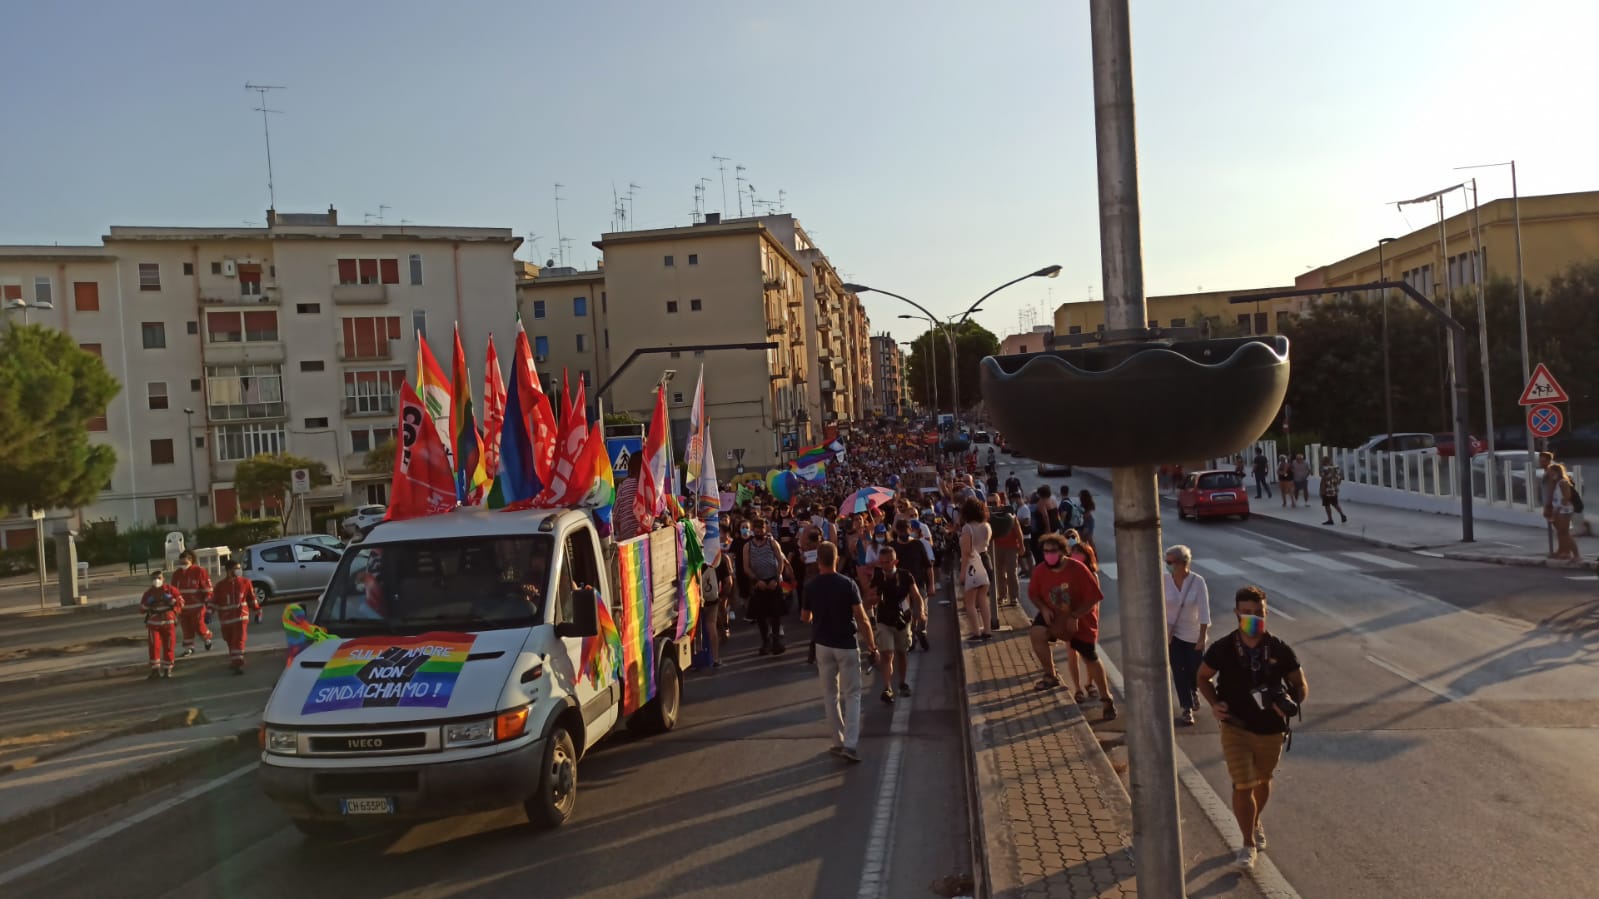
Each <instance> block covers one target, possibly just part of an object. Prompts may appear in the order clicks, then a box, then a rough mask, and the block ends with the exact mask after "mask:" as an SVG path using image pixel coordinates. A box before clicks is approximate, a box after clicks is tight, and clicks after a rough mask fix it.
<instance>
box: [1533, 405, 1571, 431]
mask: <svg viewBox="0 0 1599 899" xmlns="http://www.w3.org/2000/svg"><path fill="white" fill-rule="evenodd" d="M1562 424H1564V421H1563V419H1562V418H1561V415H1560V407H1558V406H1550V405H1547V404H1546V405H1542V406H1533V407H1532V408H1531V409H1528V410H1527V430H1529V431H1531V432H1532V434H1533V436H1534V437H1553V436H1554V435H1555V434H1557V433H1559V432H1560V426H1561V425H1562Z"/></svg>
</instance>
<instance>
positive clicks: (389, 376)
mask: <svg viewBox="0 0 1599 899" xmlns="http://www.w3.org/2000/svg"><path fill="white" fill-rule="evenodd" d="M403 380H405V371H404V370H403V369H387V368H381V369H379V368H374V369H362V370H357V371H347V372H345V373H344V414H345V415H375V414H378V413H391V412H393V411H394V409H395V405H394V394H395V391H397V390H399V389H400V382H401V381H403Z"/></svg>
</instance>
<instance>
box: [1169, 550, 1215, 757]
mask: <svg viewBox="0 0 1599 899" xmlns="http://www.w3.org/2000/svg"><path fill="white" fill-rule="evenodd" d="M1193 562H1194V553H1193V551H1192V550H1190V549H1189V548H1188V547H1186V546H1182V545H1181V544H1179V545H1177V546H1169V547H1167V548H1166V577H1165V586H1166V634H1167V653H1168V655H1169V656H1170V658H1171V680H1172V686H1173V687H1175V688H1176V690H1177V703H1178V704H1179V705H1180V706H1182V711H1181V712H1180V713H1178V715H1177V725H1178V726H1179V727H1188V726H1190V725H1192V724H1193V723H1194V709H1195V708H1196V707H1198V705H1199V686H1198V683H1199V681H1198V678H1199V663H1200V661H1202V660H1203V658H1204V655H1205V642H1206V638H1207V637H1208V636H1210V588H1208V587H1207V586H1206V585H1205V579H1204V578H1202V577H1200V576H1199V575H1197V574H1194V573H1193V571H1192V570H1190V569H1191V566H1192V565H1193Z"/></svg>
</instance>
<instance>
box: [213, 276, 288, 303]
mask: <svg viewBox="0 0 1599 899" xmlns="http://www.w3.org/2000/svg"><path fill="white" fill-rule="evenodd" d="M247 284H248V285H249V286H251V287H255V288H257V289H258V290H259V292H258V293H246V292H245V286H246V285H247ZM282 302H283V291H282V290H280V289H278V286H277V285H276V284H266V285H262V284H261V283H259V282H255V283H253V284H252V283H250V282H241V283H239V284H224V285H220V286H216V287H205V286H202V287H201V288H200V305H202V306H277V305H279V304H281V303H282Z"/></svg>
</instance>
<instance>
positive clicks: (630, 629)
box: [616, 534, 655, 715]
mask: <svg viewBox="0 0 1599 899" xmlns="http://www.w3.org/2000/svg"><path fill="white" fill-rule="evenodd" d="M616 568H617V571H618V573H619V576H618V581H619V583H618V584H617V589H618V590H619V591H620V593H621V597H620V599H621V601H622V620H621V622H620V623H619V629H620V631H621V639H622V714H624V715H631V714H633V713H634V712H636V711H638V710H639V707H640V706H642V705H644V703H646V702H649V701H650V700H651V699H654V698H655V649H654V645H653V638H654V636H655V635H654V634H652V633H650V630H651V626H650V595H651V589H650V538H649V535H648V534H644V535H641V536H638V537H634V538H633V539H632V540H629V541H627V542H625V543H621V544H618V545H617V547H616Z"/></svg>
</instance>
